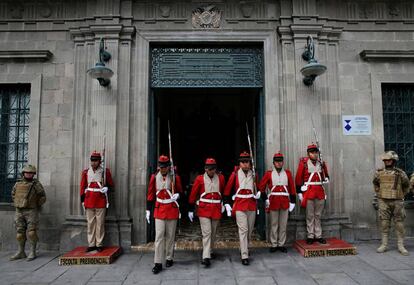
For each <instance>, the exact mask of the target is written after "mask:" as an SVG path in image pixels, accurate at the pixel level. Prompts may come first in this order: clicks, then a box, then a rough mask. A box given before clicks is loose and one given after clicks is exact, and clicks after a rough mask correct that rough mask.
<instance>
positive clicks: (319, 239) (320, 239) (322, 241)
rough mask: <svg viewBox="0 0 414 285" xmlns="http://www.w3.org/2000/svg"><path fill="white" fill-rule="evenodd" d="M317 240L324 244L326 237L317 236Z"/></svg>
mask: <svg viewBox="0 0 414 285" xmlns="http://www.w3.org/2000/svg"><path fill="white" fill-rule="evenodd" d="M317 241H318V242H319V243H322V244H325V243H326V239H324V238H318V239H317Z"/></svg>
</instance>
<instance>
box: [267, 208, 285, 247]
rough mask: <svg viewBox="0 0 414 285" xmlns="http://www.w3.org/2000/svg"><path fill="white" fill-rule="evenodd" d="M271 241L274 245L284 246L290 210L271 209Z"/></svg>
mask: <svg viewBox="0 0 414 285" xmlns="http://www.w3.org/2000/svg"><path fill="white" fill-rule="evenodd" d="M269 216H270V242H271V243H272V247H277V246H283V245H284V244H285V242H286V225H287V220H288V216H289V215H288V210H287V209H286V210H277V211H270V213H269Z"/></svg>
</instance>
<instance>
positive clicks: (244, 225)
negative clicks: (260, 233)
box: [236, 211, 256, 259]
mask: <svg viewBox="0 0 414 285" xmlns="http://www.w3.org/2000/svg"><path fill="white" fill-rule="evenodd" d="M255 220H256V211H236V222H237V227H238V228H239V239H240V253H241V258H242V259H246V258H249V242H250V239H251V236H252V231H253V228H254V221H255Z"/></svg>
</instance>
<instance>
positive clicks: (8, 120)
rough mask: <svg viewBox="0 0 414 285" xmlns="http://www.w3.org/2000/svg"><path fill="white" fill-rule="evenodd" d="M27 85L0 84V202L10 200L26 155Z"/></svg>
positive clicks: (27, 123) (28, 87) (28, 97)
mask: <svg viewBox="0 0 414 285" xmlns="http://www.w3.org/2000/svg"><path fill="white" fill-rule="evenodd" d="M29 103H30V85H28V84H13V85H9V84H7V85H6V84H5V85H0V116H1V120H0V202H11V189H12V187H13V185H14V183H15V182H16V180H17V179H19V178H20V176H21V175H20V172H21V170H22V168H23V165H24V164H25V163H27V161H28V159H27V156H28V142H29V110H30V109H29Z"/></svg>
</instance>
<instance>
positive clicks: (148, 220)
mask: <svg viewBox="0 0 414 285" xmlns="http://www.w3.org/2000/svg"><path fill="white" fill-rule="evenodd" d="M150 215H151V212H150V210H146V211H145V219H147V223H148V224H149V223H150Z"/></svg>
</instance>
